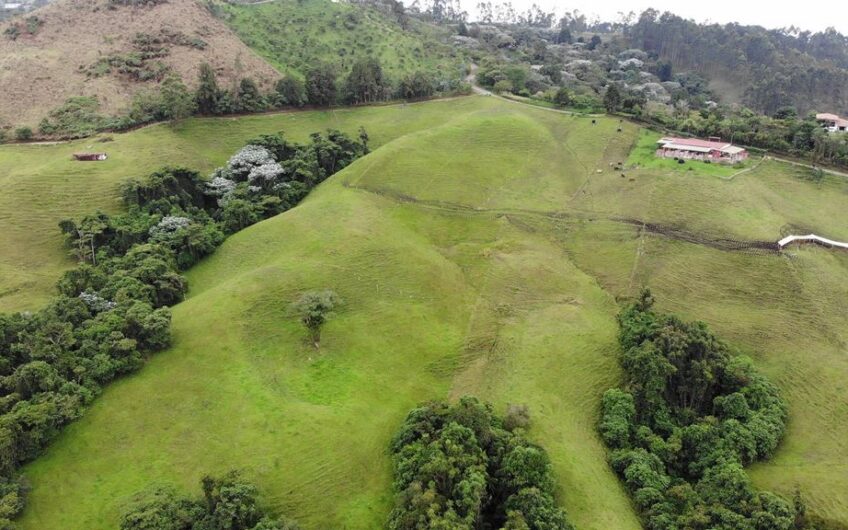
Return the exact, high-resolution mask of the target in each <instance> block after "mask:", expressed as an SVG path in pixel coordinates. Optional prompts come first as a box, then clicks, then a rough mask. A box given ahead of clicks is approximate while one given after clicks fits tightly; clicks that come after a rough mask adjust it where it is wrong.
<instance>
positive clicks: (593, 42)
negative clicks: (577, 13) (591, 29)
mask: <svg viewBox="0 0 848 530" xmlns="http://www.w3.org/2000/svg"><path fill="white" fill-rule="evenodd" d="M600 45H601V37H599V36H598V35H592V38H591V39H589V44H588V45H586V49H588V50H594V49H595V48H597V47H598V46H600Z"/></svg>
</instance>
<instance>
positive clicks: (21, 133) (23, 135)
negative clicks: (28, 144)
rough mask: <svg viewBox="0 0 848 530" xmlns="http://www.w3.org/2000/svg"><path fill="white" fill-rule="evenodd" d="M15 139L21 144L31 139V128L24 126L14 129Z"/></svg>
mask: <svg viewBox="0 0 848 530" xmlns="http://www.w3.org/2000/svg"><path fill="white" fill-rule="evenodd" d="M15 138H16V139H18V140H20V141H22V142H25V141H27V140H31V139H32V128H30V127H26V126H24V127H18V128H17V129H15Z"/></svg>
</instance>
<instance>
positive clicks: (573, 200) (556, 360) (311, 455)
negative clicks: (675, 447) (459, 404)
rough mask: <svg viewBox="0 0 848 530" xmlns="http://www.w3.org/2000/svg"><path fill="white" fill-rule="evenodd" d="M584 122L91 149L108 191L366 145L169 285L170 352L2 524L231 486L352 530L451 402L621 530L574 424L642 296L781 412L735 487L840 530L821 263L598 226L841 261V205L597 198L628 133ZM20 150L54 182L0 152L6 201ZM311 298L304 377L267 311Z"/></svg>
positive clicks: (105, 406) (302, 338)
mask: <svg viewBox="0 0 848 530" xmlns="http://www.w3.org/2000/svg"><path fill="white" fill-rule="evenodd" d="M591 121H592V120H591V118H583V117H574V116H567V115H563V114H560V113H552V112H549V111H546V110H544V109H540V108H533V107H528V106H521V105H517V104H514V103H509V102H504V101H501V100H498V99H497V98H484V97H473V98H462V99H458V100H452V101H439V102H432V103H425V104H420V105H413V106H407V107H404V106H397V107H383V108H362V109H356V110H351V111H334V112H326V113H298V114H284V115H275V116H257V117H250V118H246V119H232V120H227V119H220V120H192V121H189V122H186V123H185V124H183V125H182V126H180V127H178V128H176V129H171V128H168V127H154V128H150V129H145V130H142V131H137V132H134V133H131V134H127V135H120V136H116V139H115V142H113V143H112V144H105V145H107V146H110V147H109V148H108V149H109V150H110V153H111V152H114V153H115V157H113V158H112V159H110V161H107V163H109V162H113V163H115V164H116V165H115V166H113V167H112V168H111V169H107V166H105V165H104V166H96V165H88V166H85V168H86V170H87V171H92V172H95V171H102V172H103V174H102V176H100V177H99V178H102V179H103V182H109V183H111V184H110V185H113V186H114V185H115V183H117V182H118V181H119V180H120V179H122V178H124V177H126V176H130V174H135V173H134V172H139V173H144V172H146V171H148V170H149V168H152V167H155V166H156V165H157V164H155V163H154V162H156V161H158V160H160V159H159V157H160V156H161V157H162V159H165V158H166V157H167V158H169V159H171V160H174V161H181V162H184V163H187V164H190V165H195V166H196V167H201V168H203V169H209V168H211V167H213V166H214V165H215V164H218V163H220V162H221V161H223V160H224V159H225V158H226V157H227V156H228V155H229V154H230V153H231V152H232V150H234V149H235V148H236V147H238V145H239V144H240V143H241V142H243V141H244V139H245V138H248V137H250V136H252V135H255V134H257V133H259V132H269V131H274V130H279V129H283V130H285V131H286V132H287V133H288V134H290V136H292V137H294V138H303V137H304V135H306V134H307V133H308V132H310V131H312V130H315V129H321V128H323V127H325V126H329V125H333V126H338V127H339V128H342V129H343V130H348V131H355V130H356V128H357V127H358V126H359V125H360V124H363V125H365V126H366V128H368V129H369V132H370V133H371V134H372V137H373V138H374V144H375V146H379V148H377V149H376V150H375V151H374V152H373V153H372V154H370V155H369V156H367V157H365V158H363V159H361V160H359V161H357V162H356V163H355V164H353V165H352V166H350V167H349V168H347V169H346V170H345V171H343V172H341V173H340V174H338V175H336V176H334V177H333V178H331V179H329V180H328V181H327V182H326V183H324V184H322V185H321V186H320V187H319V188H318V189H317V190H316V191H315V192H313V193H312V194H311V195H310V196H309V197H308V198H307V200H306V201H305V202H304V203H303V204H301V205H300V206H298V207H297V208H295V209H293V210H291V211H289V212H287V213H285V214H283V215H280V216H277V217H275V218H272V219H269V220H267V221H264V222H262V223H260V224H258V225H255V226H253V227H251V228H249V229H247V230H245V231H243V232H240V233H239V234H237V235H235V236H233V237H231V238H230V239H228V240H227V242H226V243H225V244H224V245H223V246H222V247H221V249H219V251H218V252H217V253H216V254H214V255H213V256H211V257H210V258H208V259H207V260H205V261H203V262H202V263H200V264H199V265H198V266H197V267H195V268H194V269H192V270H191V271H190V273H189V275H188V276H189V282H190V285H191V291H190V297H189V299H188V300H187V301H186V302H184V303H182V304H180V305H178V306H176V307H175V308H174V323H173V330H174V339H175V342H174V346H173V347H172V348H171V349H169V350H168V351H166V352H163V353H161V354H158V355H157V356H155V357H154V358H153V359H152V360H151V361H150V363H149V364H148V365H147V366H146V367H145V368H144V369H143V370H142V371H141V372H139V373H138V374H136V375H134V376H132V377H128V378H125V379H123V380H121V381H119V382H117V383H115V384H113V385H112V386H110V387H109V388H108V389H107V390H106V392H105V393H104V395H103V396H102V397H100V398H99V399H98V400H97V401H96V402H95V404H94V406H93V407H92V409H91V410H90V411H89V412H88V413H87V414H86V416H85V417H84V418H83V419H81V420H80V421H79V422H77V423H75V424H73V425H72V426H71V427H70V428H69V429H68V430H67V431H66V432H65V433H64V434H63V435H62V436H61V437H60V438H59V439H58V440H57V442H56V443H55V444H53V445H52V446H51V447H50V448H49V449H48V451H47V452H46V454H45V455H44V456H43V457H41V458H40V459H38V460H37V461H35V462H34V463H32V464H31V465H29V466H27V467H26V468H25V474H26V476H27V477H28V479H29V480H30V481H31V483H32V485H33V490H32V495H31V500H30V504H29V505H28V507H27V510H26V512H25V514H24V518H23V520H22V526H23V527H24V528H27V529H39V530H41V529H46V530H51V529H59V528H87V529H89V528H90V529H99V528H104V529H105V528H114V527H115V523H116V520H117V517H118V515H119V514H120V512H121V510H122V509H123V507H124V506H125V505H126V503H127V502H129V500H130V498H131V497H132V495H133V494H134V493H135V492H136V491H138V490H139V489H141V488H143V487H144V486H145V485H147V484H149V483H151V482H155V483H170V484H175V485H177V486H178V487H180V488H183V489H185V490H187V491H193V489H194V488H195V485H196V483H197V480H198V479H199V478H200V477H201V476H202V475H203V474H205V473H210V472H213V473H214V472H221V471H224V470H226V469H228V468H231V467H239V468H243V469H245V470H246V472H247V473H248V476H249V477H250V478H252V479H254V480H255V481H256V482H257V484H258V485H259V488H260V490H261V491H262V492H263V495H264V496H265V501H266V502H267V503H268V504H269V505H270V506H271V507H272V508H273V509H274V510H275V511H279V512H281V513H286V514H288V515H291V516H294V517H296V518H298V519H299V520H300V521H301V522H302V523H303V525H304V527H305V528H310V529H311V528H376V527H380V526H381V525H382V523H383V521H384V520H385V517H386V514H387V512H388V510H389V509H390V507H391V489H390V481H391V473H390V468H389V458H388V453H387V450H386V444H387V443H388V440H389V439H390V437H391V436H392V434H393V432H394V431H395V429H396V428H397V426H398V425H399V424H400V422H401V421H402V419H403V417H404V415H405V414H406V412H407V411H408V410H409V408H410V407H412V406H413V405H414V404H415V403H417V402H420V401H422V400H425V399H430V398H444V397H457V396H460V395H462V394H465V393H472V394H475V395H478V396H480V397H481V398H483V399H487V400H491V401H492V402H494V403H495V404H496V406H498V407H504V406H505V405H506V404H507V403H514V402H519V403H527V404H529V405H530V408H531V414H532V417H533V425H532V428H531V431H530V436H531V438H533V439H534V440H536V441H538V442H539V443H541V444H543V445H544V446H545V447H546V448H547V449H548V451H549V453H550V454H551V458H552V460H553V463H554V466H555V469H556V472H557V475H558V478H559V483H560V500H561V502H562V504H563V505H564V506H565V507H566V509H567V510H568V511H569V513H570V516H571V518H572V520H573V521H574V522H575V523H576V524H577V525H578V527H579V528H589V529H606V528H615V529H620V528H621V529H627V528H638V527H639V524H638V521H637V520H636V517H635V515H634V513H633V511H632V508H631V506H630V502H629V499H628V498H627V496H626V494H625V493H624V491H623V489H622V488H621V486H620V484H619V483H618V481H617V480H616V478H615V476H614V475H613V474H612V473H611V471H610V470H609V467H608V466H607V464H606V461H605V450H604V448H603V446H602V444H601V443H600V441H599V440H598V438H597V435H596V432H595V428H596V425H595V423H596V420H597V409H598V402H599V397H600V395H601V393H602V392H603V391H604V390H605V389H607V388H609V387H610V386H613V385H615V384H617V383H618V382H619V377H620V372H619V368H618V364H617V358H616V356H617V347H618V346H617V341H616V333H617V328H616V323H615V314H616V312H617V310H618V303H617V302H619V301H621V300H623V299H627V298H629V297H632V296H633V295H634V294H636V293H637V292H638V290H639V289H640V287H641V286H643V285H650V286H651V287H652V289H653V290H654V292H655V294H656V296H657V298H658V299H659V303H660V306H661V309H662V310H668V311H673V312H676V313H679V314H681V315H682V316H684V317H685V318H695V319H702V320H705V321H707V322H708V323H709V324H710V325H711V326H713V327H714V329H715V330H716V331H717V332H718V333H719V334H720V335H721V336H722V337H724V338H725V339H727V340H728V341H730V342H731V343H732V345H733V346H734V347H736V348H738V349H739V351H740V352H743V353H747V354H749V355H751V356H752V357H754V359H755V360H756V362H757V365H758V367H759V368H760V369H762V370H763V371H764V372H766V373H767V374H768V375H769V376H771V377H772V378H773V380H774V381H775V382H776V383H777V384H778V385H779V386H780V388H781V389H782V391H783V393H784V395H785V396H786V398H787V401H788V403H789V406H790V422H789V430H788V433H787V436H786V439H785V440H784V442H783V444H782V445H781V446H780V448H779V450H778V452H777V454H776V455H775V457H774V458H773V460H772V461H770V462H765V463H761V464H757V465H756V466H754V467H753V468H752V469H751V473H752V476H753V478H754V481H755V483H756V484H757V486H759V487H762V488H765V489H771V490H774V491H777V492H778V493H781V494H783V495H786V496H791V495H792V493H793V491H794V488H795V487H796V485H798V486H800V487H801V489H802V491H803V493H804V497H805V499H806V501H807V503H808V506H809V510H810V511H811V512H814V513H817V514H820V515H822V516H824V517H827V518H831V519H833V520H837V521H841V522H843V523H846V522H848V467H846V463H845V462H846V457H848V443H847V442H846V440H848V414H846V413H848V409H846V403H848V385H846V383H845V381H846V380H848V356H846V352H848V348H846V344H848V326H846V315H848V287H846V286H848V254H845V253H840V252H837V251H831V250H826V249H819V248H813V247H805V248H800V249H798V248H795V249H790V250H788V251H787V252H785V253H783V254H776V253H755V252H728V251H720V250H716V249H713V248H710V247H708V246H705V245H698V244H693V243H688V242H684V241H679V240H674V239H670V238H667V237H662V236H659V235H652V234H649V233H644V232H642V231H640V229H639V227H638V226H636V225H633V224H629V223H625V222H622V219H640V220H643V221H646V222H651V223H656V224H661V225H667V226H671V227H675V228H677V229H679V230H685V231H688V232H690V233H692V234H698V235H702V236H704V237H707V238H718V237H727V238H736V239H743V240H753V239H756V240H768V241H775V240H777V239H778V238H779V237H780V236H781V235H782V234H783V233H785V232H787V231H795V230H800V229H804V230H808V231H813V232H816V233H819V234H821V235H825V236H828V237H833V238H835V239H843V240H845V239H848V228H846V227H848V211H846V210H845V208H844V204H845V200H846V196H848V182H846V181H845V180H841V179H837V178H836V177H826V178H825V179H824V180H823V181H822V182H821V183H815V182H813V181H811V180H810V179H809V176H808V175H807V172H806V171H805V170H801V169H797V168H793V167H791V166H787V165H783V164H779V163H776V162H773V161H768V162H764V163H763V164H761V165H759V166H757V167H756V168H755V169H753V170H751V171H749V172H746V173H744V174H741V175H739V176H737V177H736V178H734V179H733V180H725V179H723V178H721V177H722V176H724V175H721V174H717V173H715V172H714V170H715V168H714V167H711V166H706V165H704V168H705V169H704V170H703V171H702V170H701V166H700V165H699V166H698V169H697V170H693V171H680V170H679V169H678V168H677V167H675V166H666V165H662V164H659V165H649V164H644V165H643V166H642V167H640V168H638V169H631V170H628V171H626V172H625V173H626V176H625V177H624V178H622V177H621V175H620V173H621V172H620V171H614V170H613V169H612V166H611V164H613V165H614V164H615V163H617V162H622V161H624V160H627V159H628V156H630V153H631V147H632V146H633V145H634V144H636V143H637V141H638V140H639V139H640V138H641V141H642V142H643V143H644V142H645V140H644V138H645V133H642V132H640V130H639V129H638V128H637V127H636V126H635V125H632V124H629V123H624V124H623V130H622V131H621V132H618V131H617V128H618V127H619V123H618V119H609V118H600V119H598V120H597V122H598V123H597V125H595V126H593V125H592V123H591ZM143 146H146V147H143ZM26 149H40V150H41V149H43V151H39V152H41V153H52V155H51V156H52V157H53V158H52V159H53V160H54V161H53V162H52V163H53V164H56V166H55V167H56V168H59V167H64V166H62V164H65V165H66V166H67V167H71V165H70V162H64V161H61V162H60V159H61V157H62V156H64V154H65V153H66V152H71V151H73V150H74V148H73V147H71V146H53V147H40V148H20V147H8V148H0V164H6V165H5V167H6V168H9V167H11V168H14V169H15V170H16V171H18V172H19V173H20V172H24V171H29V173H24V174H25V175H28V178H20V179H19V180H18V181H17V182H18V183H19V186H18V187H9V188H8V189H9V190H10V191H9V193H17V194H18V195H15V196H16V197H18V200H17V202H18V203H21V204H26V200H25V198H26V197H31V196H34V195H35V193H34V192H27V193H24V191H25V190H26V189H27V187H26V184H28V183H30V182H32V181H33V180H31V179H34V180H35V181H38V180H37V177H38V175H41V173H38V167H37V164H36V162H37V161H38V160H41V161H42V163H44V164H46V165H45V168H46V170H45V172H44V174H45V175H48V176H49V175H51V174H57V173H58V170H57V169H52V170H51V169H50V168H51V167H54V166H52V165H51V164H49V163H47V162H48V161H49V160H51V158H50V157H43V158H41V159H38V158H28V157H26V156H24V155H25V153H26ZM77 149H78V148H77ZM157 149H159V150H157ZM145 150H147V151H145ZM144 152H147V153H148V155H147V156H146V157H144V158H143V159H142V160H143V162H144V163H143V164H142V163H140V162H141V160H139V158H138V157H139V156H143V153H144ZM149 153H156V156H151V155H150V154H149ZM633 156H637V155H633ZM28 166H32V167H28ZM0 167H2V166H0ZM75 167H81V166H74V168H75ZM98 167H102V168H103V169H102V170H98V169H97V168H98ZM129 167H132V170H128V169H126V168H129ZM116 168H121V169H122V171H116ZM50 171H53V173H51V172H50ZM0 174H2V171H0ZM42 178H46V177H42ZM92 178H93V177H92ZM39 182H40V181H39ZM50 182H53V183H54V185H56V186H60V185H62V183H63V182H64V181H62V180H61V179H55V180H53V181H50ZM64 186H65V189H66V190H73V189H76V187H75V186H74V185H73V183H68V184H64ZM65 193H70V191H66V192H65ZM95 202H96V201H94V200H93V199H91V204H89V205H88V206H89V207H90V206H92V205H94V203H95ZM57 203H58V202H57ZM2 204H3V203H0V205H2ZM6 208H7V209H5V210H4V209H2V208H0V212H6V215H7V216H9V217H10V216H11V215H12V211H13V210H11V209H10V207H8V206H7V207H6ZM29 208H30V211H33V212H36V211H38V210H37V209H36V208H35V206H31V207H29ZM3 222H4V223H8V222H7V221H3ZM46 226H47V224H45V227H46ZM45 230H46V228H45ZM3 237H8V236H5V235H4V236H3ZM17 241H18V243H19V244H20V245H21V248H22V249H26V248H28V245H29V246H31V247H32V248H45V249H46V248H47V245H48V242H46V241H40V242H38V244H37V245H34V243H35V242H36V240H33V241H28V240H26V239H25V238H20V239H18V240H17ZM3 248H6V247H5V245H4V247H3ZM29 252H32V251H29ZM3 259H7V257H6V253H5V252H4V254H3ZM7 261H8V263H10V265H11V266H12V267H13V268H14V267H18V265H17V263H18V262H16V261H15V260H13V259H7ZM16 270H17V269H16ZM20 270H25V269H24V268H20ZM320 288H331V289H334V290H335V291H337V292H338V293H339V294H340V295H341V297H342V298H343V299H344V300H345V304H344V305H343V307H342V309H341V310H340V311H339V313H338V314H337V315H336V317H335V318H333V319H332V320H331V321H330V322H329V323H328V324H327V326H326V328H325V331H324V334H323V336H322V346H321V351H320V352H317V351H315V350H314V348H312V347H311V346H310V345H309V343H308V340H307V336H306V331H305V330H304V329H303V328H302V327H301V326H300V325H299V324H298V322H297V319H296V317H295V315H293V314H292V313H291V310H290V304H291V302H293V301H294V300H296V299H297V298H298V296H299V294H300V293H302V292H303V291H305V290H309V289H320Z"/></svg>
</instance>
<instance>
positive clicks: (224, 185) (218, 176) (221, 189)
mask: <svg viewBox="0 0 848 530" xmlns="http://www.w3.org/2000/svg"><path fill="white" fill-rule="evenodd" d="M229 174H230V173H229V171H227V170H225V169H224V168H220V167H219V168H218V169H216V170H215V171H214V172H213V173H212V177H211V178H210V179H209V180H208V181H207V182H206V195H211V196H212V197H217V198H218V206H224V205H225V204H227V201H228V200H229V199H230V194H232V192H233V190H235V189H236V183H235V181H234V180H232V179H230V178H228V177H229Z"/></svg>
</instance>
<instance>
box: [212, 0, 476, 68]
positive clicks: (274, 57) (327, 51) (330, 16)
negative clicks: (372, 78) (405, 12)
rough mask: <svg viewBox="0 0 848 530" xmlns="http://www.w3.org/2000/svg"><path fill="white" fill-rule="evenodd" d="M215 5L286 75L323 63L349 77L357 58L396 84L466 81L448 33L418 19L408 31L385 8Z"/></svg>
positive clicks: (301, 0)
mask: <svg viewBox="0 0 848 530" xmlns="http://www.w3.org/2000/svg"><path fill="white" fill-rule="evenodd" d="M215 5H216V6H217V11H218V12H219V13H220V15H221V17H222V18H223V19H224V20H225V21H226V22H227V24H229V25H230V27H231V28H232V29H233V30H234V31H235V33H236V34H237V35H238V36H239V37H240V38H241V39H242V41H243V42H244V43H245V44H247V45H248V46H250V47H251V48H252V49H253V50H254V51H256V52H257V53H258V54H259V55H261V56H262V57H264V58H265V59H266V60H268V62H270V63H271V64H273V65H274V66H276V67H277V68H278V69H279V70H280V71H281V72H289V73H294V74H297V75H301V76H302V75H303V74H305V72H306V70H308V69H309V68H310V67H311V66H314V65H315V63H316V62H320V61H325V62H330V63H332V64H335V65H336V66H337V67H338V68H339V70H340V71H341V72H347V71H348V70H349V69H350V66H351V65H352V64H353V62H354V61H355V60H356V59H359V58H363V57H376V58H378V59H379V60H380V62H381V63H382V65H383V68H384V69H385V70H386V72H387V73H388V74H389V75H390V76H392V77H394V78H395V79H397V78H398V77H400V76H401V75H402V74H407V73H411V72H414V71H416V70H424V71H428V72H432V73H439V74H441V75H442V76H443V78H445V79H451V80H453V79H459V78H461V77H462V75H461V73H460V71H461V68H462V67H463V64H464V61H463V60H462V58H461V53H462V52H461V51H459V50H457V49H456V48H454V47H451V46H449V45H448V44H446V43H445V42H444V41H445V40H446V38H447V35H448V30H446V29H445V28H440V27H437V26H434V25H430V24H426V23H424V22H421V21H419V20H417V19H412V18H407V19H406V22H405V24H406V27H403V26H402V25H401V24H400V23H399V21H398V18H397V17H396V16H395V15H394V14H392V13H391V12H388V11H387V9H388V6H387V5H385V4H381V7H379V8H378V7H376V5H369V4H368V3H361V4H356V5H355V4H352V3H346V2H332V1H330V0H275V1H273V2H268V3H258V4H256V5H250V4H229V3H227V4H225V3H221V4H215Z"/></svg>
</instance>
